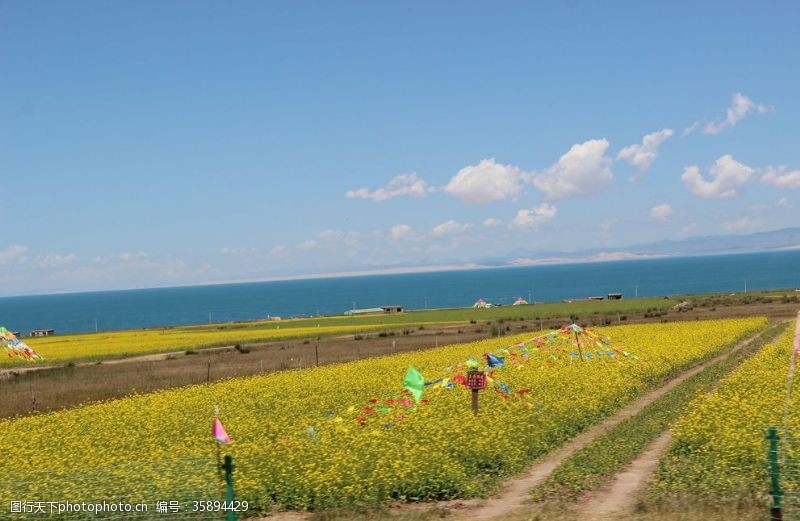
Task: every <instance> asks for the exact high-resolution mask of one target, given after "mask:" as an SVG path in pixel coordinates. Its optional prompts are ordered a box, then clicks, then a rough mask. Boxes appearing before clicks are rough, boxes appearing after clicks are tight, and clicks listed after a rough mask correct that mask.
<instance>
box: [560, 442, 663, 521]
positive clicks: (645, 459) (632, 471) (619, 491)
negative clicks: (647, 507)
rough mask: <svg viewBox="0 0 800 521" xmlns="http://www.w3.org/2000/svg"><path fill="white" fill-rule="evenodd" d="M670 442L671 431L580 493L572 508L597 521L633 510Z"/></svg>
mask: <svg viewBox="0 0 800 521" xmlns="http://www.w3.org/2000/svg"><path fill="white" fill-rule="evenodd" d="M671 441H672V432H670V431H665V432H664V433H662V434H661V435H660V436H659V437H658V438H656V439H655V440H653V441H652V442H650V444H649V445H647V447H645V448H644V450H642V453H641V454H639V456H638V457H637V458H636V459H635V460H633V461H632V462H631V463H629V464H628V465H627V466H626V467H625V468H624V469H623V470H621V471H620V472H619V473H618V474H617V475H616V476H615V477H614V478H613V479H612V480H611V481H609V482H608V483H607V484H606V485H605V486H603V487H601V488H599V489H598V490H595V491H592V492H589V493H587V494H584V495H583V496H581V498H579V499H578V501H577V502H576V503H575V504H574V505H573V509H574V510H575V511H576V512H580V513H581V514H583V515H584V516H591V519H597V520H598V521H599V520H601V519H605V518H606V517H613V518H617V517H619V516H620V515H622V514H628V513H632V512H633V510H634V509H635V507H636V503H637V502H638V501H639V498H641V497H642V493H643V492H644V490H645V489H646V488H647V485H648V484H649V482H650V479H651V477H652V476H653V473H654V472H655V471H656V468H657V467H658V461H659V460H660V459H661V455H662V454H664V451H666V450H667V447H669V444H670V442H671ZM582 519H590V517H582Z"/></svg>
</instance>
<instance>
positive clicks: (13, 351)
mask: <svg viewBox="0 0 800 521" xmlns="http://www.w3.org/2000/svg"><path fill="white" fill-rule="evenodd" d="M0 342H2V344H3V347H5V348H6V351H7V352H8V356H9V358H14V357H17V358H21V359H23V360H27V361H29V362H39V361H41V360H44V358H42V357H41V356H39V355H38V354H37V353H36V351H34V350H33V349H31V348H30V346H28V344H26V343H25V342H23V341H22V340H20V339H19V338H17V337H16V336H15V335H14V333H12V332H11V331H9V330H8V329H6V328H5V327H2V326H0Z"/></svg>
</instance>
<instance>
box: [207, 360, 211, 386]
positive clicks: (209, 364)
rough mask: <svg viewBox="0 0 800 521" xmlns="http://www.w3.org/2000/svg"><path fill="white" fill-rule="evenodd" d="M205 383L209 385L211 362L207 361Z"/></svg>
mask: <svg viewBox="0 0 800 521" xmlns="http://www.w3.org/2000/svg"><path fill="white" fill-rule="evenodd" d="M206 383H207V384H208V383H211V360H209V361H208V370H207V371H206Z"/></svg>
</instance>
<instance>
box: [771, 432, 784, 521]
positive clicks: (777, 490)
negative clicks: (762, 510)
mask: <svg viewBox="0 0 800 521" xmlns="http://www.w3.org/2000/svg"><path fill="white" fill-rule="evenodd" d="M767 439H768V440H769V450H768V451H767V456H768V457H769V473H770V478H771V485H772V486H771V487H770V494H771V495H772V505H771V506H770V509H769V518H770V520H771V521H782V520H783V510H782V509H781V499H782V498H783V491H782V490H781V468H780V465H779V464H778V441H779V440H780V436H778V429H776V428H775V427H770V428H769V431H767Z"/></svg>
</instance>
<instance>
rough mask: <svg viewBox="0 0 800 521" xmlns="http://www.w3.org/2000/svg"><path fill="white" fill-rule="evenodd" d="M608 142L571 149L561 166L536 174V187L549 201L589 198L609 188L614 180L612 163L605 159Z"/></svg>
mask: <svg viewBox="0 0 800 521" xmlns="http://www.w3.org/2000/svg"><path fill="white" fill-rule="evenodd" d="M607 149H608V141H607V140H605V139H592V140H589V141H585V142H583V143H578V144H575V145H572V148H570V149H569V151H568V152H567V153H566V154H564V155H563V156H561V158H559V160H558V162H556V163H555V164H554V165H552V166H551V167H550V168H548V169H547V170H546V171H544V172H541V173H537V174H536V175H535V176H534V179H533V183H534V184H535V185H536V187H537V188H538V189H539V190H541V191H542V192H544V193H545V195H546V196H547V198H548V199H561V198H564V197H572V196H579V195H589V194H593V193H595V192H599V191H600V190H603V189H604V188H606V187H607V186H608V185H609V184H610V183H611V180H612V179H613V177H614V174H613V173H612V172H611V168H610V165H611V162H612V159H611V158H610V157H608V156H606V155H605V152H606V150H607Z"/></svg>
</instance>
